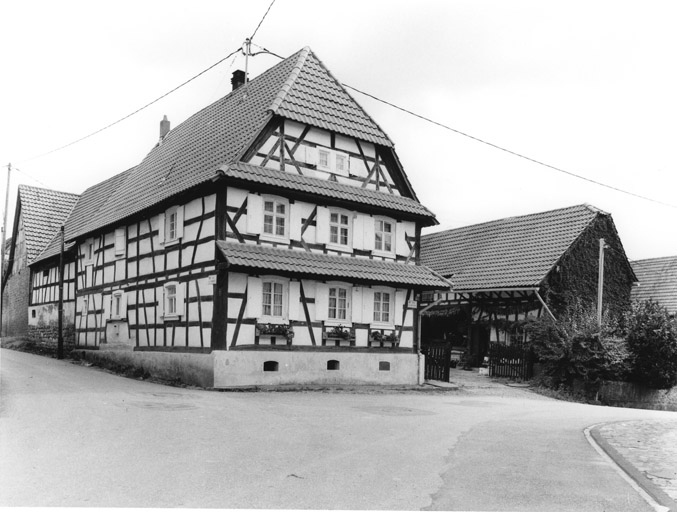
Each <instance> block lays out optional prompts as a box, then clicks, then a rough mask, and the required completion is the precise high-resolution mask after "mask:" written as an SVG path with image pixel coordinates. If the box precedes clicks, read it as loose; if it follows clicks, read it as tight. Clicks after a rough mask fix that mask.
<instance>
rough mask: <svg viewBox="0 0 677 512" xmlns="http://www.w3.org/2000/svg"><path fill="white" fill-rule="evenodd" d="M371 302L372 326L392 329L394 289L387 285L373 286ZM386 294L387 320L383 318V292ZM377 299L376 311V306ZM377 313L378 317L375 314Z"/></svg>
mask: <svg viewBox="0 0 677 512" xmlns="http://www.w3.org/2000/svg"><path fill="white" fill-rule="evenodd" d="M372 291H373V303H372V308H373V309H372V314H371V319H370V323H371V325H372V326H374V327H380V328H384V329H394V328H395V289H393V288H387V287H382V286H380V287H375V288H373V290H372ZM384 293H387V294H388V302H387V303H388V320H383V316H382V315H383V308H382V306H383V304H384V301H383V294H384ZM377 299H378V305H379V308H378V311H377V308H376V305H377ZM377 315H379V319H378V320H377V319H376V316H377Z"/></svg>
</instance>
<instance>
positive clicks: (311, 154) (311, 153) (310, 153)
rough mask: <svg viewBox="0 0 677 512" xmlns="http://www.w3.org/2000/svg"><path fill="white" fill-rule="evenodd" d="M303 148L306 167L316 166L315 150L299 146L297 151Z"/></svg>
mask: <svg viewBox="0 0 677 512" xmlns="http://www.w3.org/2000/svg"><path fill="white" fill-rule="evenodd" d="M302 147H305V150H306V163H307V164H308V165H317V148H315V147H311V146H300V147H299V149H301V148H302Z"/></svg>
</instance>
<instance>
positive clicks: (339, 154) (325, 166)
mask: <svg viewBox="0 0 677 512" xmlns="http://www.w3.org/2000/svg"><path fill="white" fill-rule="evenodd" d="M322 155H326V156H327V158H326V163H323V162H322ZM339 160H343V161H344V162H345V167H343V168H341V169H339V164H338V162H339ZM316 167H317V169H318V170H320V171H327V172H332V173H334V174H339V175H341V176H350V155H349V154H348V153H345V152H343V151H337V150H336V149H331V148H327V147H323V146H317V164H316Z"/></svg>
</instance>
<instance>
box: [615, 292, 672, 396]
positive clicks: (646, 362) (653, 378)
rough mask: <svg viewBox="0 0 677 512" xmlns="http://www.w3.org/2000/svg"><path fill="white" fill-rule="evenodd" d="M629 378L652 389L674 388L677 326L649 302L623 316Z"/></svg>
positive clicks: (655, 304)
mask: <svg viewBox="0 0 677 512" xmlns="http://www.w3.org/2000/svg"><path fill="white" fill-rule="evenodd" d="M626 326H627V341H628V348H629V350H630V357H631V359H632V379H633V380H634V381H636V382H638V383H640V384H644V385H646V386H649V387H651V388H654V389H669V388H671V387H673V386H675V385H677V325H676V324H675V320H673V319H671V318H670V315H669V314H668V311H667V309H665V308H664V307H662V306H660V305H659V304H658V303H656V302H653V301H652V300H647V301H645V302H635V303H633V304H632V308H631V310H630V312H629V313H628V314H627V316H626Z"/></svg>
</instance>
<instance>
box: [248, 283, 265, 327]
mask: <svg viewBox="0 0 677 512" xmlns="http://www.w3.org/2000/svg"><path fill="white" fill-rule="evenodd" d="M246 311H247V314H246V316H247V318H259V317H260V316H261V314H262V312H263V284H262V283H261V279H260V278H258V277H248V278H247V310H246Z"/></svg>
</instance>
